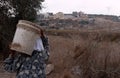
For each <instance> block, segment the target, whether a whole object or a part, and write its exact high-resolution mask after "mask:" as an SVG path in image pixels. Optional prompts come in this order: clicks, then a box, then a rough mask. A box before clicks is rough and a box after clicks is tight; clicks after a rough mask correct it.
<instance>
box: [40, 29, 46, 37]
mask: <svg viewBox="0 0 120 78" xmlns="http://www.w3.org/2000/svg"><path fill="white" fill-rule="evenodd" d="M40 36H41V37H45V35H44V30H43V29H40Z"/></svg>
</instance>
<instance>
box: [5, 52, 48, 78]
mask: <svg viewBox="0 0 120 78" xmlns="http://www.w3.org/2000/svg"><path fill="white" fill-rule="evenodd" d="M45 58H46V53H44V51H33V53H32V56H28V55H24V54H20V55H19V56H18V60H16V62H15V63H16V64H13V65H12V66H11V67H12V68H11V70H12V71H16V72H17V75H16V78H46V75H45V66H46V64H45ZM6 67H7V66H6ZM8 68H10V67H8Z"/></svg>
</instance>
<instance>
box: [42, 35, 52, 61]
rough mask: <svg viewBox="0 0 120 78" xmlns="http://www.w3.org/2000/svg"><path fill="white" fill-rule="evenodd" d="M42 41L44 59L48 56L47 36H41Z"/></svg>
mask: <svg viewBox="0 0 120 78" xmlns="http://www.w3.org/2000/svg"><path fill="white" fill-rule="evenodd" d="M42 42H43V46H44V49H45V60H48V59H49V56H50V53H49V41H48V37H44V38H42Z"/></svg>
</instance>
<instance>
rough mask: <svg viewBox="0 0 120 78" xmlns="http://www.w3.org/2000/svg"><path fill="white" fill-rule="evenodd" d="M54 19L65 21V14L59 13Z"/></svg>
mask: <svg viewBox="0 0 120 78" xmlns="http://www.w3.org/2000/svg"><path fill="white" fill-rule="evenodd" d="M53 18H54V19H57V18H59V19H64V14H63V13H62V12H58V13H56V14H54V17H53Z"/></svg>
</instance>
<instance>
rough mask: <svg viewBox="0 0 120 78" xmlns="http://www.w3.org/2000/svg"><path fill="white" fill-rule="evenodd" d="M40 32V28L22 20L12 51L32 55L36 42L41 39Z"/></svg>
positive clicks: (18, 25)
mask: <svg viewBox="0 0 120 78" xmlns="http://www.w3.org/2000/svg"><path fill="white" fill-rule="evenodd" d="M39 30H40V26H38V25H36V24H34V23H32V22H29V21H25V20H20V21H19V22H18V24H17V29H16V32H15V35H14V39H13V42H12V44H11V49H12V50H15V51H18V52H21V53H25V54H28V55H31V54H32V52H33V48H34V44H35V41H36V39H37V38H39V37H40V36H39Z"/></svg>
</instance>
